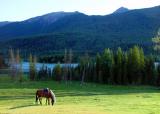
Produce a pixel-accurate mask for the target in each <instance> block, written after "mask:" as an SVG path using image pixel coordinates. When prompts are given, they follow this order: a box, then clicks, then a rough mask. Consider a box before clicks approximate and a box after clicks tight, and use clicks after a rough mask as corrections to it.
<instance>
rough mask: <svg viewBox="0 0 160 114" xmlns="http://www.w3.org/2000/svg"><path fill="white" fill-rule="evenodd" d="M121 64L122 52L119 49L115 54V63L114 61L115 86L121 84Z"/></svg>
mask: <svg viewBox="0 0 160 114" xmlns="http://www.w3.org/2000/svg"><path fill="white" fill-rule="evenodd" d="M122 62H123V52H122V49H121V48H120V47H119V48H118V50H117V53H116V61H115V68H116V71H115V72H116V77H115V82H116V83H117V84H122Z"/></svg>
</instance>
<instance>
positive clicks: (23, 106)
mask: <svg viewBox="0 0 160 114" xmlns="http://www.w3.org/2000/svg"><path fill="white" fill-rule="evenodd" d="M31 106H40V105H38V104H28V105H27V104H26V105H21V106H15V107H12V108H9V109H10V110H12V109H17V108H25V107H31Z"/></svg>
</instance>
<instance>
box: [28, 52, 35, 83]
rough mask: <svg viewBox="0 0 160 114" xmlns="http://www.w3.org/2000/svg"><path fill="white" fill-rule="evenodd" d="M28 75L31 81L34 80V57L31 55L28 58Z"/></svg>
mask: <svg viewBox="0 0 160 114" xmlns="http://www.w3.org/2000/svg"><path fill="white" fill-rule="evenodd" d="M29 75H30V76H29V77H30V80H31V81H34V80H35V79H36V56H34V57H33V56H32V54H30V56H29Z"/></svg>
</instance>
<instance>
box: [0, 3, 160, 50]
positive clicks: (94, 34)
mask: <svg viewBox="0 0 160 114" xmlns="http://www.w3.org/2000/svg"><path fill="white" fill-rule="evenodd" d="M159 12H160V6H157V7H153V8H146V9H138V10H130V11H127V12H124V13H117V14H116V15H115V14H111V15H106V16H88V15H85V14H82V13H79V12H73V13H65V12H60V13H58V16H57V15H56V16H55V13H51V14H47V15H44V16H40V17H35V18H32V19H29V20H26V21H23V22H15V23H11V24H8V25H6V26H3V27H0V39H1V41H5V40H7V39H8V40H9V41H7V42H5V43H4V42H3V44H4V45H3V46H5V48H8V47H13V48H21V49H22V50H23V49H26V50H29V51H31V50H32V51H37V50H41V52H44V51H46V50H47V51H55V50H56V51H58V50H63V49H64V48H73V49H74V50H79V51H84V50H90V51H100V50H103V49H104V48H106V47H109V48H117V46H121V47H123V48H128V47H130V46H131V45H134V44H139V45H142V46H143V47H146V49H148V48H150V47H149V46H150V45H151V38H152V37H153V36H155V35H156V33H157V30H158V28H159V27H160V21H159V20H160V13H159ZM51 15H52V16H51ZM47 17H49V18H47ZM4 39H5V40H4Z"/></svg>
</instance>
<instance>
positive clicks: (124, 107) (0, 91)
mask: <svg viewBox="0 0 160 114" xmlns="http://www.w3.org/2000/svg"><path fill="white" fill-rule="evenodd" d="M44 87H49V88H51V89H53V90H54V92H55V94H56V97H57V103H56V104H55V105H54V106H46V105H45V100H43V106H40V105H36V104H35V91H36V89H38V88H44ZM45 113H46V114H160V90H159V89H157V88H155V87H146V86H140V87H138V86H108V85H98V84H84V85H83V86H80V83H79V82H73V83H71V84H67V85H66V84H62V83H57V82H54V81H44V82H23V83H21V84H20V83H16V82H11V81H9V82H6V81H4V80H3V81H2V80H0V114H45Z"/></svg>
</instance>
